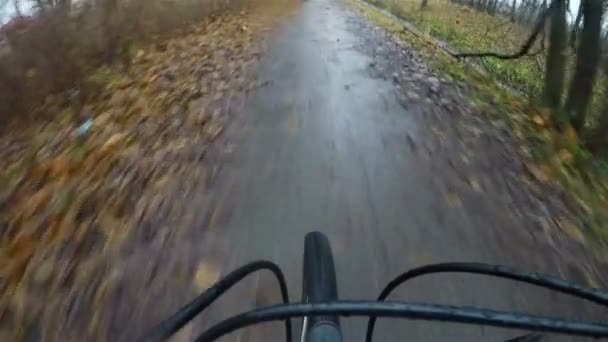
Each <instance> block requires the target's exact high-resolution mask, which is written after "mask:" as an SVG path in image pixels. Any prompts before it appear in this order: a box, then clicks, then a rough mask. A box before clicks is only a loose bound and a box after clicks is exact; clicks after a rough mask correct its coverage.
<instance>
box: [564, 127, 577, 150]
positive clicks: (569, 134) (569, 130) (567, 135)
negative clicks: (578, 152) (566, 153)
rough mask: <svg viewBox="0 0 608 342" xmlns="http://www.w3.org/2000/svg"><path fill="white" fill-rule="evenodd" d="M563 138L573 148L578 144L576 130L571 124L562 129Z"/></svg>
mask: <svg viewBox="0 0 608 342" xmlns="http://www.w3.org/2000/svg"><path fill="white" fill-rule="evenodd" d="M564 140H565V141H566V144H567V146H568V147H570V148H573V147H576V146H577V145H578V134H577V133H576V130H575V129H574V127H572V126H571V125H568V127H566V129H565V130H564Z"/></svg>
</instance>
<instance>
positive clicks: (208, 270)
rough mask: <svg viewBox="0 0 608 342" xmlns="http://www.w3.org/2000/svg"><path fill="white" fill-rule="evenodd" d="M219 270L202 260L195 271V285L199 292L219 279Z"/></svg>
mask: <svg viewBox="0 0 608 342" xmlns="http://www.w3.org/2000/svg"><path fill="white" fill-rule="evenodd" d="M219 275H220V272H219V270H218V269H217V268H216V267H215V266H213V265H211V264H208V263H205V262H201V263H199V265H198V267H197V268H196V272H195V273H194V286H195V288H196V290H197V291H198V292H201V291H204V290H206V289H208V288H210V287H211V285H213V284H214V283H215V282H216V281H217V280H218V279H219Z"/></svg>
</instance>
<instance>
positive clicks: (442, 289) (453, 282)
mask: <svg viewBox="0 0 608 342" xmlns="http://www.w3.org/2000/svg"><path fill="white" fill-rule="evenodd" d="M362 20H363V19H362V18H360V17H359V16H358V15H357V14H356V13H354V12H353V11H352V10H351V9H348V8H347V7H346V5H344V4H342V3H340V2H339V1H335V0H307V1H305V2H303V4H302V7H301V9H300V10H299V12H298V14H297V15H295V16H294V17H293V18H291V19H289V20H288V21H287V22H286V23H285V24H284V25H283V26H282V27H281V28H280V29H279V30H278V32H277V33H276V36H275V37H274V39H273V40H271V41H270V42H269V52H268V55H267V56H266V57H265V59H264V60H263V62H262V66H261V70H260V74H261V75H262V78H263V80H264V81H266V83H265V86H264V87H263V88H261V89H259V90H258V91H257V93H256V94H255V95H254V96H253V97H252V98H251V99H250V100H249V101H248V103H247V105H246V107H245V111H244V112H243V113H242V115H241V116H240V117H239V118H238V119H237V120H236V122H235V123H234V124H233V125H232V126H231V128H230V129H228V131H227V133H226V134H225V135H226V139H227V141H229V143H228V145H227V149H229V150H230V151H232V152H231V153H230V156H229V157H227V161H226V165H224V166H223V168H222V171H221V177H220V179H219V180H218V182H217V183H216V184H215V185H214V186H213V187H212V195H213V196H212V197H214V198H215V199H216V203H215V208H216V209H215V211H214V214H213V216H212V217H211V218H210V219H209V220H208V223H207V225H208V227H205V228H201V229H204V232H203V234H202V239H201V240H202V241H190V242H191V243H192V244H194V245H196V246H197V247H196V248H198V249H199V250H200V251H201V252H200V254H201V260H202V261H203V262H204V263H205V264H206V265H209V267H211V268H213V269H215V270H218V271H219V272H220V273H221V274H226V273H227V272H229V271H230V270H232V269H234V268H236V267H238V266H240V265H242V264H244V263H246V262H248V261H252V260H256V259H268V260H272V261H275V262H277V263H278V264H279V265H280V266H281V267H282V268H283V270H284V272H285V273H286V276H287V278H288V285H289V287H290V290H291V298H292V300H299V296H300V287H301V284H300V283H301V269H302V253H303V241H304V235H305V234H306V233H307V232H309V231H312V230H320V231H322V232H324V233H326V234H327V235H328V237H329V238H330V240H331V242H332V245H333V250H334V254H335V261H336V268H337V272H338V283H339V295H340V297H341V298H344V299H371V298H375V297H376V296H377V295H378V293H379V291H380V290H381V288H382V286H383V285H384V284H386V283H387V282H388V281H389V280H390V279H391V278H392V277H394V276H395V275H397V274H398V273H400V272H402V271H404V270H406V269H408V268H411V267H415V266H419V265H421V264H425V263H431V262H441V261H479V262H491V263H501V264H507V265H513V266H517V267H520V268H523V269H525V270H531V271H544V272H551V273H556V272H560V273H562V274H564V275H566V276H567V275H568V272H561V271H562V270H560V265H561V261H560V260H559V256H558V254H556V253H553V252H551V251H550V250H549V249H548V247H546V246H545V245H542V244H539V242H538V240H537V239H534V238H533V237H532V236H531V235H530V234H528V233H526V231H525V229H524V228H523V226H524V224H523V223H522V222H519V221H518V220H517V219H516V218H514V217H512V215H510V210H511V209H510V208H509V207H508V206H507V205H505V204H504V202H503V201H501V200H500V198H501V197H500V194H492V195H491V196H494V198H492V197H491V196H490V197H489V198H487V199H481V200H478V201H473V202H471V203H469V202H467V201H466V198H465V203H461V204H460V205H458V204H455V203H453V202H455V201H450V200H449V196H448V199H447V200H446V189H448V188H449V182H450V179H449V178H450V176H449V171H446V172H443V173H442V172H438V171H437V169H436V168H434V167H433V165H434V164H433V163H432V162H431V161H430V160H429V158H423V157H421V156H420V155H419V154H418V153H416V151H415V150H413V149H411V148H408V144H411V141H417V142H419V141H424V140H425V139H432V137H431V136H430V135H428V134H427V133H425V132H426V130H425V127H424V125H425V121H424V120H423V119H421V118H420V115H419V112H420V110H419V109H420V106H421V105H418V106H410V107H408V106H406V105H403V103H402V102H401V101H400V99H399V98H398V97H397V96H396V95H395V91H396V89H395V85H394V84H393V82H392V80H391V77H390V76H389V77H385V78H381V77H373V76H372V75H371V73H370V70H369V69H370V65H373V64H374V61H373V57H372V56H371V55H370V54H369V53H366V52H365V45H366V42H365V41H364V40H363V39H362V38H361V36H360V34H361V32H360V31H359V29H360V27H361V26H362V25H363V26H365V24H362ZM423 105H426V106H433V105H434V104H432V103H428V102H424V104H423ZM449 143H450V142H449V141H448V144H449ZM418 145H420V143H419V144H418ZM437 158H440V156H438V157H437ZM431 159H432V158H431ZM488 192H490V193H491V191H488ZM202 216H203V215H202V214H201V217H202ZM199 220H200V221H201V222H202V220H203V219H202V218H199ZM195 221H196V220H195ZM277 294H278V289H277V288H276V286H275V285H274V284H273V283H272V279H271V278H270V277H269V276H267V275H262V276H256V277H253V278H252V279H249V281H248V282H246V283H245V284H242V285H239V286H237V287H236V288H235V289H234V290H232V291H230V292H228V293H227V295H226V296H225V297H224V298H223V299H222V300H220V301H219V302H218V303H217V304H216V305H214V306H213V308H212V309H211V310H210V311H209V312H208V313H206V314H205V315H203V317H202V318H201V319H200V320H199V321H198V322H197V323H196V327H195V328H191V329H189V330H187V334H195V333H197V332H199V331H200V329H201V328H204V327H206V326H209V325H210V324H211V323H213V322H215V321H217V320H218V319H219V318H222V317H227V316H228V315H230V314H234V313H237V312H241V311H244V310H246V309H250V308H253V307H256V306H259V305H267V304H271V303H274V302H276V301H277V300H278V295H277ZM393 298H395V299H402V300H411V301H430V302H433V303H445V304H461V305H483V306H487V307H491V308H496V309H516V310H522V311H523V310H529V311H531V312H534V313H541V314H542V313H545V314H562V315H564V316H566V317H571V318H576V317H592V318H596V319H597V318H599V317H598V316H597V315H596V314H593V313H590V312H589V310H588V307H587V306H585V305H582V304H580V303H579V302H576V301H572V300H570V299H565V298H563V297H562V296H559V295H554V294H550V293H547V292H544V291H541V290H537V289H533V288H531V287H527V286H523V285H521V286H516V285H509V284H507V283H505V282H502V281H496V280H492V279H483V278H480V277H477V276H461V275H449V276H445V275H441V276H429V277H428V278H425V279H421V280H415V281H412V282H411V283H410V284H408V285H406V286H403V288H402V289H401V290H400V291H398V293H397V294H395V295H394V296H393ZM364 322H365V321H364V320H363V319H360V318H349V319H342V326H343V329H344V335H345V337H346V338H345V340H346V341H355V340H362V338H363V336H364V329H365V324H364ZM298 325H299V323H298V324H296V327H297V326H298ZM281 329H282V327H281V325H280V324H268V325H266V326H264V327H257V328H253V329H245V330H242V331H240V332H238V333H235V334H232V335H230V336H228V337H226V338H225V340H226V341H253V340H255V341H274V340H280V339H281V338H282V336H283V335H282V330H281ZM376 332H377V333H376V338H377V341H402V340H412V341H465V340H466V341H471V340H485V341H497V340H500V339H505V338H509V337H514V336H516V332H512V331H509V332H507V331H505V330H500V329H494V328H480V327H468V326H461V325H451V324H438V323H421V322H413V321H412V322H410V321H391V320H381V321H380V322H379V324H378V326H377V330H376Z"/></svg>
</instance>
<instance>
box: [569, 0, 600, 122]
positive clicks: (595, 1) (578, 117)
mask: <svg viewBox="0 0 608 342" xmlns="http://www.w3.org/2000/svg"><path fill="white" fill-rule="evenodd" d="M581 6H582V10H583V16H584V18H585V19H584V20H583V30H582V32H581V38H580V43H579V45H578V49H577V55H576V68H575V71H574V78H573V80H572V83H571V84H570V91H569V93H568V99H567V101H566V107H565V109H566V113H568V114H571V115H574V116H573V119H572V125H573V126H574V128H576V129H577V130H579V131H580V130H581V129H582V128H583V126H584V125H585V119H586V116H587V107H588V106H589V101H590V100H591V95H592V90H593V82H594V81H595V75H596V74H597V64H598V63H599V60H600V46H601V44H600V31H601V29H602V0H583V1H582V3H581ZM571 117H572V116H571Z"/></svg>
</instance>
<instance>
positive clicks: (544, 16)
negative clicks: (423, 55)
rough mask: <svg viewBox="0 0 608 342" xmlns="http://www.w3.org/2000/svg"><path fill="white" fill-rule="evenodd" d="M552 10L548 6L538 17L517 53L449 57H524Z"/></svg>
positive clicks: (472, 54) (551, 7) (457, 54)
mask: <svg viewBox="0 0 608 342" xmlns="http://www.w3.org/2000/svg"><path fill="white" fill-rule="evenodd" d="M553 3H555V1H554V2H553ZM554 8H555V6H554V5H553V4H552V5H551V6H549V8H547V9H546V10H545V11H544V12H543V13H542V14H541V15H540V16H539V18H538V20H537V21H536V25H534V29H533V30H532V33H531V34H530V36H529V37H528V39H527V40H526V42H525V43H524V44H523V45H522V46H521V48H520V49H519V51H517V52H516V53H513V54H503V53H499V52H492V51H490V52H464V53H450V55H451V56H452V57H455V58H467V57H494V58H498V59H516V58H520V57H522V56H524V55H526V54H527V53H528V51H529V50H530V48H531V47H532V45H534V42H535V41H536V38H537V37H538V35H539V34H540V33H541V32H542V31H543V30H544V28H545V21H547V19H548V18H549V15H550V14H551V12H552V11H553V9H554Z"/></svg>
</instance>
